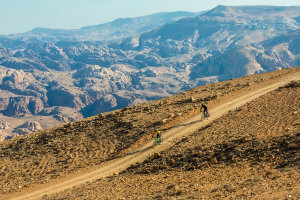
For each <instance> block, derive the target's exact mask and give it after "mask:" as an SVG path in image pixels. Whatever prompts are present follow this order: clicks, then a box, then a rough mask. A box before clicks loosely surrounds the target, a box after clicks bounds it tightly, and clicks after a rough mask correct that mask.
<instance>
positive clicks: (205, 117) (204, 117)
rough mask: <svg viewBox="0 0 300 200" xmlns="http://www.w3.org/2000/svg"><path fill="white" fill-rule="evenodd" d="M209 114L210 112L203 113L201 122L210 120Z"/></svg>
mask: <svg viewBox="0 0 300 200" xmlns="http://www.w3.org/2000/svg"><path fill="white" fill-rule="evenodd" d="M209 116H210V115H209V113H208V112H203V113H202V115H201V121H204V120H205V119H208V118H209Z"/></svg>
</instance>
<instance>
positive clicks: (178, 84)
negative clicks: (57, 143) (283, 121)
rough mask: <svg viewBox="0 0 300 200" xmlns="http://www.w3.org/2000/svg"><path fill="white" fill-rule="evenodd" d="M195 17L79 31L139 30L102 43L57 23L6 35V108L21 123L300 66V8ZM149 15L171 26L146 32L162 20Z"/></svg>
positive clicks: (2, 77)
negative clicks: (83, 38) (57, 26)
mask: <svg viewBox="0 0 300 200" xmlns="http://www.w3.org/2000/svg"><path fill="white" fill-rule="evenodd" d="M193 15H194V14H191V13H180V12H179V13H173V15H171V14H170V13H169V14H168V15H166V14H161V15H153V16H151V17H149V16H147V17H145V18H141V19H143V20H144V21H143V20H142V21H140V20H141V19H137V18H135V19H123V20H117V21H114V22H112V23H111V24H104V25H99V26H95V27H86V28H83V29H80V30H81V31H83V32H84V33H85V34H86V37H88V36H89V34H90V33H91V32H89V31H90V30H93V31H99V30H102V29H104V28H105V27H106V28H107V27H110V28H111V30H115V29H119V30H120V31H121V32H122V31H124V29H125V27H126V24H127V23H129V25H130V26H135V29H134V30H132V31H133V32H134V33H136V35H135V36H133V37H128V38H126V39H123V40H120V41H112V42H106V43H105V44H104V43H103V41H102V42H95V41H85V42H83V41H81V39H78V37H79V36H78V34H79V33H78V32H72V31H70V33H69V36H72V35H73V36H74V37H73V39H72V41H70V40H69V39H66V38H64V36H63V35H64V34H65V33H66V32H64V31H57V30H51V31H50V30H34V31H33V33H34V34H36V35H39V34H41V36H43V35H44V34H46V36H47V37H50V36H51V37H52V36H53V35H59V37H55V39H54V40H53V42H49V41H51V40H52V39H49V38H48V39H45V40H43V39H40V40H38V41H36V40H33V39H32V38H34V37H31V36H32V35H31V36H30V37H29V36H28V34H29V33H28V34H27V35H26V34H25V35H20V36H13V37H0V114H1V115H3V116H5V117H7V120H12V119H13V118H14V117H18V118H20V119H25V118H26V120H25V121H24V123H25V122H26V121H30V122H32V121H35V120H34V119H37V118H38V117H40V118H41V117H46V116H49V117H51V119H53V120H56V122H61V123H65V122H68V121H73V120H76V119H80V118H82V117H87V116H92V115H96V114H98V113H101V112H106V111H110V110H114V109H118V108H122V107H125V106H128V105H131V104H137V103H141V102H144V101H148V100H153V99H158V98H161V97H164V96H169V95H172V94H175V93H178V92H180V91H182V90H186V89H189V88H191V87H195V86H197V85H201V84H206V83H209V82H215V81H222V80H226V79H230V78H237V77H240V76H244V75H248V74H253V73H259V72H266V71H272V70H276V69H280V68H289V67H295V66H299V65H300V62H299V60H300V50H299V49H300V41H299V38H300V32H299V27H300V24H299V16H300V7H268V6H249V7H225V6H218V7H216V8H215V9H213V10H211V11H208V12H206V13H204V14H202V15H199V16H193ZM154 16H155V17H154ZM184 16H189V17H188V18H182V17H184ZM153 17H154V18H155V20H156V21H159V22H160V23H166V22H168V24H165V25H161V26H160V27H159V26H153V28H157V29H154V30H151V31H149V32H145V33H143V32H144V31H145V30H150V29H151V27H149V26H150V25H151V24H152V23H153V22H156V21H155V20H154V21H153V22H151V20H150V19H154V18H153ZM177 18H181V19H180V20H178V21H175V22H172V23H171V22H170V20H171V21H172V20H173V21H174V19H177ZM129 25H128V26H129ZM148 25H149V26H148ZM151 26H152V25H151ZM103 27H104V28H103ZM112 27H113V28H112ZM120 27H121V28H120ZM145 27H148V28H145ZM158 27H159V28H158ZM133 32H131V33H128V32H126V31H125V32H122V34H121V33H120V35H121V36H120V37H123V36H125V35H126V36H129V35H131V34H132V33H133ZM33 33H30V34H33ZM79 35H80V34H79ZM75 36H76V37H75ZM103 37H104V36H103ZM105 37H106V36H105ZM105 37H104V38H105ZM28 38H31V39H28ZM41 38H42V37H41ZM64 39H65V40H64ZM66 40H67V41H66ZM33 41H35V42H33ZM29 118H30V120H27V119H29ZM40 122H41V121H40ZM28 123H29V122H28ZM53 124H54V122H53ZM19 125H20V124H19ZM41 125H42V126H43V125H44V124H43V123H41ZM5 131H7V130H5ZM12 131H13V130H10V132H12Z"/></svg>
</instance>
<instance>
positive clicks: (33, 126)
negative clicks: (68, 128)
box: [14, 121, 43, 135]
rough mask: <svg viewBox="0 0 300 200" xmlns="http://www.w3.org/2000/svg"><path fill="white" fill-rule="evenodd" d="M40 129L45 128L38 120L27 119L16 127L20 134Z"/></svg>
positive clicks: (16, 131)
mask: <svg viewBox="0 0 300 200" xmlns="http://www.w3.org/2000/svg"><path fill="white" fill-rule="evenodd" d="M39 130H43V128H42V126H41V125H40V123H38V122H32V121H27V122H25V123H24V124H22V125H21V126H19V127H17V128H15V130H14V132H15V133H18V134H19V135H25V134H28V133H32V132H36V131H39Z"/></svg>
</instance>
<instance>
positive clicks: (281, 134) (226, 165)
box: [44, 82, 300, 200]
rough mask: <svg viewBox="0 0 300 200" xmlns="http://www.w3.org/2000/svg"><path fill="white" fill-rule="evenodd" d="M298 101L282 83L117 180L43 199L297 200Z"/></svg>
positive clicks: (298, 85) (295, 90)
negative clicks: (277, 87)
mask: <svg viewBox="0 0 300 200" xmlns="http://www.w3.org/2000/svg"><path fill="white" fill-rule="evenodd" d="M299 94H300V82H294V83H291V84H288V85H286V86H285V87H282V88H280V89H279V90H277V91H274V92H271V93H269V94H267V95H265V96H263V97H260V98H259V99H257V100H254V101H253V102H250V103H248V104H247V105H245V106H243V107H241V108H239V109H237V110H235V111H232V112H230V113H229V114H227V115H225V116H223V117H222V118H220V119H218V120H216V121H215V122H213V123H212V124H210V125H209V126H207V127H205V128H203V129H201V130H198V131H197V132H195V133H194V134H193V135H192V136H189V137H185V138H183V139H182V140H181V141H178V142H177V143H176V144H175V145H174V146H173V147H172V148H171V149H169V150H167V151H165V152H162V153H156V154H154V155H153V156H152V157H150V158H149V159H148V160H146V161H145V162H143V163H139V164H137V165H134V166H132V167H131V168H130V169H128V170H127V171H126V172H124V173H122V174H120V175H117V176H112V177H108V178H103V179H99V180H97V181H94V182H90V183H88V184H83V185H81V186H78V187H75V188H72V189H70V190H66V191H63V192H60V193H58V194H55V195H51V196H46V197H44V199H47V200H50V199H51V200H54V199H63V198H76V199H87V198H92V199H293V200H296V199H299V195H300V193H299V186H300V183H299V169H300V160H299V148H300V145H299V144H300V134H299V131H300V114H299V112H300V110H299V109H300V108H299V102H300V96H299ZM162 145H163V144H162ZM91 191H93V192H91Z"/></svg>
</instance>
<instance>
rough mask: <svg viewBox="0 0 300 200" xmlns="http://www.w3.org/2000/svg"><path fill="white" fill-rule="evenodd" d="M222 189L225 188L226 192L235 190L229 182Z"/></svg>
mask: <svg viewBox="0 0 300 200" xmlns="http://www.w3.org/2000/svg"><path fill="white" fill-rule="evenodd" d="M224 189H225V190H227V191H228V192H234V191H235V188H234V186H233V185H231V184H226V185H224Z"/></svg>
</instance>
